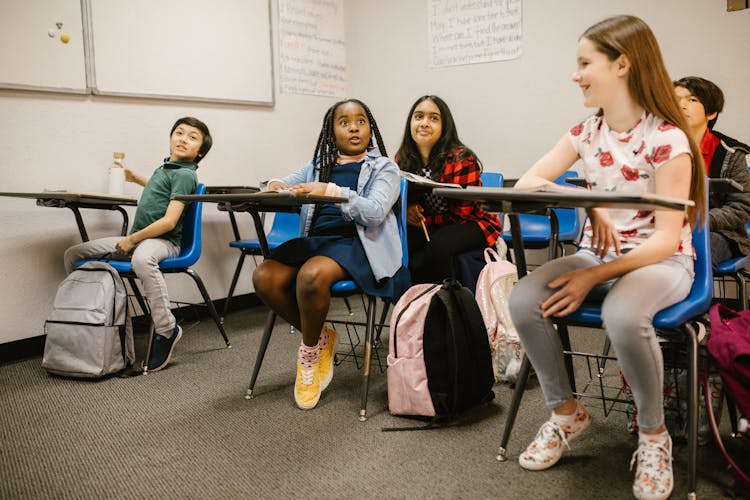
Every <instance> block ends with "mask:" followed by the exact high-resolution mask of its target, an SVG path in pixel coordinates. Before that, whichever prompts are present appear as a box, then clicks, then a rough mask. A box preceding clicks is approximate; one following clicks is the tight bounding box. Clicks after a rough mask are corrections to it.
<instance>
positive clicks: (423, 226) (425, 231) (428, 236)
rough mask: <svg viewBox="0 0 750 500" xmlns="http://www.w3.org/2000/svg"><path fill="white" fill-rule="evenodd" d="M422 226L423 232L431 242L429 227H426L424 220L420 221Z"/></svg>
mask: <svg viewBox="0 0 750 500" xmlns="http://www.w3.org/2000/svg"><path fill="white" fill-rule="evenodd" d="M419 223H420V224H422V231H424V237H425V239H426V240H427V241H430V233H428V232H427V226H425V225H424V219H422V220H420V221H419Z"/></svg>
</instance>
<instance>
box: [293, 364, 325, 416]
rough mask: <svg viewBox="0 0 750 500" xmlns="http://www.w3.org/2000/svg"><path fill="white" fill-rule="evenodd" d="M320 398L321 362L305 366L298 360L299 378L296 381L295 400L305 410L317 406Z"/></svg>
mask: <svg viewBox="0 0 750 500" xmlns="http://www.w3.org/2000/svg"><path fill="white" fill-rule="evenodd" d="M319 400H320V363H319V362H318V363H315V364H313V366H312V368H305V367H304V366H302V363H300V362H299V361H297V379H296V380H295V382H294V401H295V402H296V403H297V406H299V407H300V408H301V409H303V410H310V409H312V408H315V405H317V404H318V401H319Z"/></svg>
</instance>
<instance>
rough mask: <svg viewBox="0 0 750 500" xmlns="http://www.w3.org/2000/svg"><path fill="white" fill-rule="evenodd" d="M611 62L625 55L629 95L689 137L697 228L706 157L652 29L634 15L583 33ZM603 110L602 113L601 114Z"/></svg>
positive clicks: (693, 220)
mask: <svg viewBox="0 0 750 500" xmlns="http://www.w3.org/2000/svg"><path fill="white" fill-rule="evenodd" d="M581 38H587V39H588V40H590V41H591V42H592V43H593V44H594V45H596V47H597V49H598V50H599V51H601V52H602V53H603V54H605V55H606V56H607V57H608V58H609V60H610V61H614V60H615V59H617V58H618V57H620V56H621V55H624V56H625V57H627V58H628V60H629V61H630V74H629V76H628V90H629V91H630V96H631V97H632V98H633V99H634V100H635V101H636V102H637V103H638V104H639V105H640V106H641V107H642V108H643V109H645V110H646V111H648V112H649V113H651V114H653V115H656V116H658V117H659V118H661V119H662V120H664V121H666V122H668V123H671V124H672V125H674V126H676V127H678V128H679V129H681V130H682V131H683V132H685V135H686V136H687V139H688V141H689V143H690V151H691V152H692V154H693V160H692V164H693V171H692V176H691V179H690V199H691V200H693V201H694V202H695V207H690V208H688V220H689V221H690V223H691V224H692V225H693V226H694V225H695V223H696V218H698V216H699V215H700V217H701V223H705V221H704V220H702V217H703V215H702V214H703V213H704V211H705V206H706V180H705V168H704V166H703V155H702V154H701V151H700V149H699V147H698V145H697V144H696V143H695V141H693V139H692V137H691V136H690V134H689V133H688V127H687V122H686V121H685V117H684V115H683V114H682V111H681V110H680V106H679V104H678V103H677V98H676V97H675V93H674V86H673V85H672V80H671V78H669V74H667V69H666V68H665V67H664V60H663V59H662V56H661V50H659V44H658V43H657V41H656V37H655V36H654V33H653V32H652V31H651V28H649V27H648V25H647V24H646V23H645V22H643V21H642V20H641V19H639V18H637V17H635V16H614V17H610V18H607V19H605V20H603V21H600V22H598V23H596V24H594V25H593V26H591V27H590V28H589V29H587V30H586V31H584V32H583V34H582V35H581ZM601 113H602V110H601V109H600V110H599V114H601Z"/></svg>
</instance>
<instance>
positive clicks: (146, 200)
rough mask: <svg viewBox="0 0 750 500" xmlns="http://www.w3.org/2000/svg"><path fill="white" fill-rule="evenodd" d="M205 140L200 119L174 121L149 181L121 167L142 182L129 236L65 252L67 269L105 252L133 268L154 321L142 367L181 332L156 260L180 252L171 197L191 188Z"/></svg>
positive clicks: (159, 358)
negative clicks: (166, 153) (166, 151)
mask: <svg viewBox="0 0 750 500" xmlns="http://www.w3.org/2000/svg"><path fill="white" fill-rule="evenodd" d="M211 144H212V139H211V134H210V132H209V130H208V127H207V126H206V124H205V123H203V122H202V121H200V120H198V119H197V118H193V117H184V118H180V119H179V120H177V121H176V122H175V124H174V125H173V126H172V130H171V131H170V137H169V157H168V158H165V159H164V163H163V165H161V166H160V167H158V168H157V169H156V170H155V171H154V174H153V175H152V176H151V178H150V179H149V178H146V177H144V176H142V175H138V174H136V173H134V172H132V171H131V170H129V169H127V168H125V167H124V166H122V165H121V166H122V168H123V169H124V170H125V180H127V181H128V182H134V183H136V184H139V185H141V186H144V190H143V193H142V194H141V198H140V200H139V201H138V209H137V210H136V212H135V219H134V221H133V228H132V229H131V231H130V234H129V235H128V236H124V237H123V236H112V237H108V238H101V239H97V240H93V241H87V242H84V243H81V244H79V245H75V246H72V247H70V248H68V249H67V250H66V251H65V258H64V259H65V271H66V272H68V273H70V272H71V271H73V270H74V269H75V268H76V262H77V261H79V260H81V259H96V258H101V257H104V256H107V255H108V254H109V255H111V257H112V258H114V259H117V260H130V261H131V262H132V264H133V271H134V272H135V274H136V276H137V277H138V278H139V279H140V280H141V283H142V284H143V291H144V294H145V295H146V298H147V299H148V303H149V307H150V308H151V317H152V319H153V322H154V338H153V341H152V348H151V353H150V356H149V359H148V362H147V369H148V371H158V370H161V369H162V368H164V367H165V366H167V364H168V363H169V360H170V359H171V357H172V352H173V350H174V347H175V345H176V344H177V342H178V341H179V340H180V337H181V336H182V328H181V327H180V326H179V325H178V324H177V321H176V320H175V317H174V316H173V315H172V312H171V311H170V307H169V306H170V301H169V292H168V290H167V284H166V281H165V280H164V276H163V275H162V273H161V271H160V270H159V262H160V261H162V260H164V259H167V258H170V257H176V256H177V255H178V254H179V253H180V242H181V239H182V224H183V220H184V218H185V213H186V212H185V208H186V204H185V203H183V202H181V201H177V200H175V199H174V198H175V197H176V196H180V195H187V194H193V193H194V192H195V188H196V187H197V185H198V177H197V176H196V173H195V171H196V170H197V168H198V162H199V161H200V160H201V159H203V157H204V156H206V153H208V151H209V150H210V149H211Z"/></svg>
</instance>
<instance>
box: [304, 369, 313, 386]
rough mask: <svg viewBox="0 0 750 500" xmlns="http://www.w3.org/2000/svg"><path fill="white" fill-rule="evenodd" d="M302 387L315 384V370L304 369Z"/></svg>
mask: <svg viewBox="0 0 750 500" xmlns="http://www.w3.org/2000/svg"><path fill="white" fill-rule="evenodd" d="M301 375H302V385H312V383H313V376H314V375H315V370H313V369H312V368H304V367H303V368H302V373H301Z"/></svg>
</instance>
